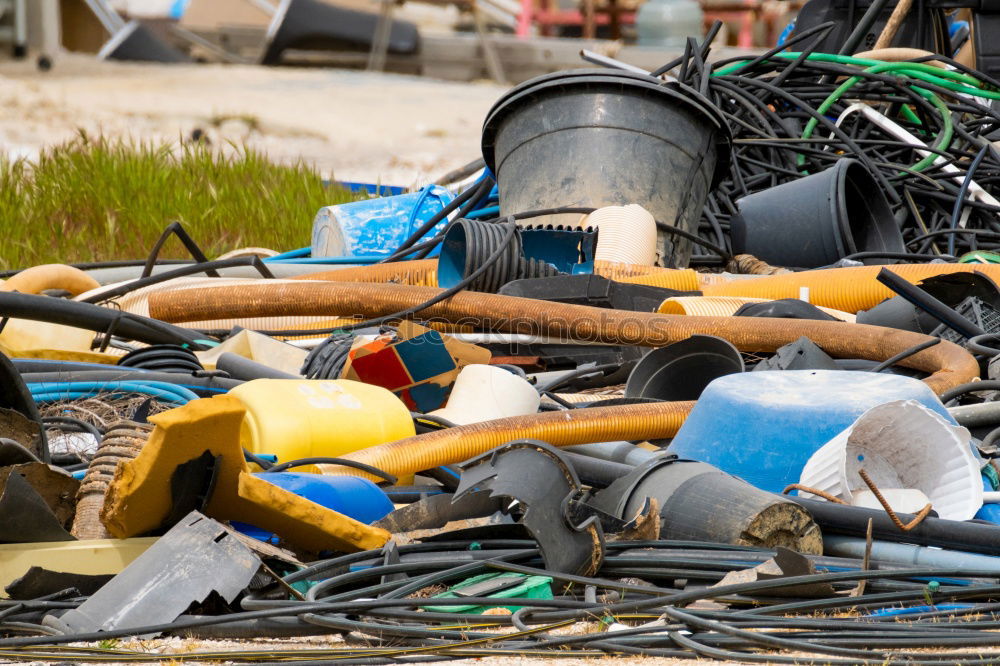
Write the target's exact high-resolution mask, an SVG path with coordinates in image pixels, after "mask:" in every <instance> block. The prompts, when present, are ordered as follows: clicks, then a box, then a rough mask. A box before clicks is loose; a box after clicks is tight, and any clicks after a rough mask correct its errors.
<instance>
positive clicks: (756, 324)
mask: <svg viewBox="0 0 1000 666" xmlns="http://www.w3.org/2000/svg"><path fill="white" fill-rule="evenodd" d="M778 277H784V276H778ZM769 279H770V278H769ZM438 293H440V290H439V289H436V288H432V287H408V286H403V285H393V284H368V283H341V282H303V283H301V284H293V283H282V284H268V283H261V284H248V285H241V286H239V287H218V288H207V289H197V290H184V291H180V290H179V291H172V292H163V293H158V294H154V295H152V296H151V297H150V300H149V311H150V314H151V315H152V316H153V317H156V318H157V319H161V320H163V321H168V322H186V321H199V320H208V319H221V318H225V317H267V316H293V315H320V316H323V315H330V314H333V313H336V314H339V315H341V316H344V315H346V313H352V314H353V315H356V316H360V317H378V316H384V315H386V314H391V313H393V312H397V311H399V310H403V309H405V308H407V307H412V306H414V305H419V304H420V303H423V302H425V301H427V300H428V299H430V298H432V297H433V296H435V295H437V294H438ZM420 317H421V318H422V319H432V320H433V319H437V320H439V321H446V322H451V323H461V324H473V325H475V326H477V327H478V328H481V329H485V330H490V331H500V332H506V333H528V334H532V335H544V336H547V337H555V338H561V339H565V340H576V341H584V342H599V343H605V344H618V345H638V346H646V347H662V346H664V345H668V344H671V343H673V342H677V341H679V340H684V339H686V338H688V337H690V336H691V335H695V334H701V335H716V336H719V337H721V338H725V339H726V340H729V341H730V342H731V343H733V344H734V345H735V346H736V347H737V348H738V349H739V350H740V351H744V352H774V351H776V350H777V349H778V348H779V347H781V346H783V345H786V344H788V343H790V342H794V341H795V340H797V339H798V338H800V337H802V336H806V337H808V338H809V339H811V340H812V341H813V342H815V343H816V344H817V345H819V346H820V347H822V348H823V350H824V351H826V353H828V354H830V355H831V356H834V357H837V358H864V359H868V360H872V361H884V360H885V359H888V358H890V357H892V356H894V355H896V354H898V353H900V352H902V351H905V350H907V349H910V348H911V347H914V346H916V345H918V344H921V343H923V342H926V341H928V340H930V339H931V338H930V337H929V336H926V335H921V334H919V333H911V332H909V331H900V330H895V329H890V328H882V327H879V326H867V325H862V324H847V323H843V322H825V321H812V320H801V319H764V318H753V317H689V316H678V315H661V314H652V313H645V312H626V311H622V310H606V309H601V308H594V307H588V306H583V305H567V304H563V303H552V302H548V301H539V300H534V299H530V298H517V297H513V296H500V295H497V294H483V293H475V292H462V293H458V294H456V295H454V296H452V297H451V298H449V299H447V300H445V301H442V302H441V303H438V304H436V305H433V306H431V307H429V308H425V309H424V310H421V311H420ZM900 364H901V365H905V366H906V367H910V368H915V369H917V370H921V371H923V372H927V373H929V374H930V376H929V377H927V378H925V379H924V381H925V382H926V383H927V385H928V386H930V388H931V389H932V390H934V391H935V392H936V393H939V394H940V393H942V392H944V391H947V390H948V389H950V388H952V387H954V386H958V385H959V384H962V383H965V382H968V381H971V380H973V379H975V378H976V377H978V376H979V365H978V363H977V362H976V360H975V359H974V358H973V357H972V356H971V355H970V354H969V353H968V352H966V351H965V350H964V349H962V348H961V347H959V346H958V345H956V344H953V343H951V342H946V341H942V342H940V343H939V344H936V345H934V346H933V347H930V348H929V349H925V350H923V351H921V352H919V353H917V354H914V355H913V356H910V357H908V358H907V359H905V360H904V361H901V362H900Z"/></svg>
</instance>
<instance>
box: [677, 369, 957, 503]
mask: <svg viewBox="0 0 1000 666" xmlns="http://www.w3.org/2000/svg"><path fill="white" fill-rule="evenodd" d="M894 400H916V401H917V402H919V403H920V404H922V405H924V406H925V407H927V408H928V409H931V410H932V411H934V412H936V413H938V414H940V415H941V416H943V417H944V418H945V419H947V421H948V422H949V423H955V421H954V419H952V417H951V416H950V415H949V414H948V410H946V409H945V408H944V405H942V404H941V401H940V400H938V399H937V396H935V395H934V393H933V392H932V391H931V390H930V389H929V388H928V387H927V385H926V384H924V383H923V382H921V381H919V380H916V379H913V378H910V377H903V376H900V375H891V374H878V373H871V372H850V371H838V370H788V371H764V372H752V373H745V374H733V375H727V376H725V377H720V378H719V379H716V380H715V381H713V382H712V383H711V384H709V385H708V386H707V387H706V388H705V391H704V393H702V394H701V398H699V400H698V402H697V403H696V404H695V406H694V409H692V410H691V414H690V416H688V418H687V421H685V422H684V425H683V426H682V427H681V429H680V431H679V432H678V433H677V437H675V438H674V440H673V442H672V443H671V444H670V448H669V449H668V451H669V453H673V454H676V455H677V456H679V457H681V458H686V459H689V460H698V461H701V462H706V463H709V464H711V465H715V466H716V467H718V468H719V469H721V470H723V471H725V472H729V473H730V474H733V475H735V476H738V477H740V478H742V479H744V480H745V481H747V482H749V483H751V484H753V485H754V486H757V487H758V488H761V489H762V490H767V491H771V492H776V493H780V492H781V491H782V490H784V489H785V487H786V486H788V485H789V484H791V483H797V482H798V480H799V474H800V472H801V471H802V468H803V467H804V466H805V464H806V462H807V461H808V460H809V457H810V456H812V454H813V453H815V452H816V451H817V450H818V449H819V448H820V447H821V446H823V445H824V444H826V443H827V442H828V441H829V440H830V439H832V438H833V437H834V436H835V435H837V434H838V433H839V432H841V431H842V430H844V428H847V427H848V426H850V425H851V424H852V423H854V421H855V420H857V418H858V417H859V416H861V414H863V413H864V412H866V411H867V410H869V409H871V408H872V407H875V406H877V405H881V404H884V403H886V402H892V401H894Z"/></svg>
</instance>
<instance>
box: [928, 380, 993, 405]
mask: <svg viewBox="0 0 1000 666" xmlns="http://www.w3.org/2000/svg"><path fill="white" fill-rule="evenodd" d="M976 391H1000V380H998V379H982V380H979V381H975V382H968V383H966V384H959V385H958V386H956V387H954V388H951V389H948V390H947V391H945V392H944V393H942V394H941V395H940V396H938V397H939V398H940V400H941V402H943V403H944V404H946V405H947V404H948V403H949V402H951V401H952V400H954V399H956V398H960V397H962V396H963V395H966V394H968V393H974V392H976Z"/></svg>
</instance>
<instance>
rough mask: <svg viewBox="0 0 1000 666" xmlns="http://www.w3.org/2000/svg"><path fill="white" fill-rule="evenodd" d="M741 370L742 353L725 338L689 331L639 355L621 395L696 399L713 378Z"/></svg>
mask: <svg viewBox="0 0 1000 666" xmlns="http://www.w3.org/2000/svg"><path fill="white" fill-rule="evenodd" d="M743 370H744V367H743V356H742V355H741V354H740V352H739V350H738V349H736V347H734V346H733V345H732V344H730V343H729V342H728V341H727V340H723V339H722V338H717V337H715V336H714V335H692V336H691V337H690V338H688V339H686V340H681V341H680V342H675V343H674V344H672V345H670V346H669V347H660V348H659V349H654V350H652V351H651V352H649V353H648V354H646V355H645V356H643V357H642V360H640V361H639V363H638V364H637V365H636V366H635V369H634V370H632V374H630V375H629V377H628V382H627V383H626V384H625V397H626V398H655V399H657V400H697V399H698V397H699V396H700V395H701V392H702V391H704V390H705V387H706V386H708V385H709V384H710V383H711V382H712V381H713V380H715V379H718V378H719V377H722V376H725V375H731V374H733V373H737V372H743Z"/></svg>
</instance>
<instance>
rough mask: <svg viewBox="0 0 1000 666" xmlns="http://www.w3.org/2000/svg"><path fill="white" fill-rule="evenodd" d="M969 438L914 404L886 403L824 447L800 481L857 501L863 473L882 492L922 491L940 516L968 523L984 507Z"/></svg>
mask: <svg viewBox="0 0 1000 666" xmlns="http://www.w3.org/2000/svg"><path fill="white" fill-rule="evenodd" d="M970 439H971V436H970V435H969V431H968V430H966V429H965V428H962V427H961V426H954V425H951V424H949V423H948V422H947V421H945V420H944V419H943V418H942V417H941V416H939V415H938V414H935V413H934V412H932V411H931V410H929V409H927V408H926V407H924V406H923V405H921V404H919V403H918V402H916V401H914V400H898V401H894V402H888V403H885V404H882V405H879V406H877V407H873V408H872V409H869V410H868V411H867V412H865V413H864V414H862V415H861V416H860V417H858V419H857V420H856V421H855V422H854V423H853V424H852V425H851V426H849V427H848V428H846V429H845V430H843V431H842V432H841V433H840V434H838V435H837V436H835V437H834V438H833V439H831V440H830V441H829V442H827V443H826V444H824V445H823V446H822V447H820V449H819V450H818V451H816V452H815V453H814V454H813V455H812V456H811V457H810V458H809V460H808V461H807V462H806V465H805V467H804V468H803V469H802V474H801V476H800V478H799V483H801V484H802V485H804V486H808V487H810V488H816V489H818V490H823V491H825V492H827V493H830V494H831V495H834V496H836V497H839V498H841V499H843V500H845V501H847V502H849V503H853V501H852V500H853V497H854V494H855V493H856V492H857V491H859V490H867V489H868V488H867V486H866V485H865V483H864V481H863V480H862V479H861V476H860V475H859V474H858V470H860V469H864V470H865V471H866V472H867V473H868V475H869V476H870V477H871V479H872V481H873V482H874V483H875V485H876V487H878V488H879V490H880V491H881V490H882V489H883V488H884V489H887V490H888V489H915V490H920V491H921V492H923V493H924V494H925V495H926V496H927V497H928V499H929V500H930V502H931V505H932V506H933V507H934V510H935V511H937V513H938V516H940V517H941V518H946V519H950V520H969V519H970V518H972V517H973V516H974V515H975V514H976V511H978V510H979V508H980V507H981V506H982V504H983V484H982V481H981V479H980V475H979V465H978V464H977V462H976V459H975V458H974V457H973V455H972V448H971V445H970ZM890 505H891V504H890ZM893 508H894V509H895V507H893Z"/></svg>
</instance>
